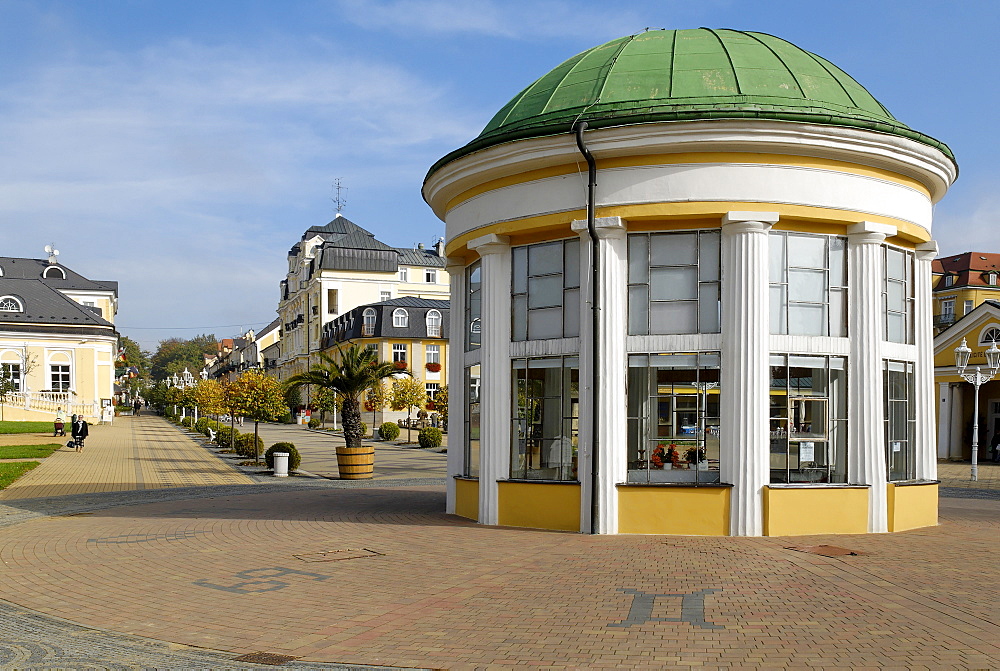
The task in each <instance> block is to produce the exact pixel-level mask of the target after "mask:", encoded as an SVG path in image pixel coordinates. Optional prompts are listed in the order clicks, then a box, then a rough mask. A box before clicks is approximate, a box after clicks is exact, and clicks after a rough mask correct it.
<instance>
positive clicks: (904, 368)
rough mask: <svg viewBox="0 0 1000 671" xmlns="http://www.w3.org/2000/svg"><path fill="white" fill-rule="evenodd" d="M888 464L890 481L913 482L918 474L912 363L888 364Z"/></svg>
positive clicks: (886, 451) (885, 382)
mask: <svg viewBox="0 0 1000 671" xmlns="http://www.w3.org/2000/svg"><path fill="white" fill-rule="evenodd" d="M884 392H885V461H886V464H887V465H888V477H889V480H913V479H914V478H916V477H917V474H916V447H915V443H914V435H915V430H916V425H917V414H916V404H915V403H914V402H913V364H912V363H910V362H903V361H886V362H885V381H884Z"/></svg>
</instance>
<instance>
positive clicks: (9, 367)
mask: <svg viewBox="0 0 1000 671" xmlns="http://www.w3.org/2000/svg"><path fill="white" fill-rule="evenodd" d="M0 378H3V379H5V380H10V382H11V391H15V392H16V391H21V364H19V363H2V364H0Z"/></svg>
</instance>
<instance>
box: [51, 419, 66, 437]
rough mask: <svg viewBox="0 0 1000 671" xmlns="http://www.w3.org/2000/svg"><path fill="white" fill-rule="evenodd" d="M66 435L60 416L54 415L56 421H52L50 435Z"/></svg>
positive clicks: (64, 424)
mask: <svg viewBox="0 0 1000 671" xmlns="http://www.w3.org/2000/svg"><path fill="white" fill-rule="evenodd" d="M65 435H66V423H65V422H64V421H63V420H62V417H56V421H55V422H53V429H52V436H53V437H55V436H65Z"/></svg>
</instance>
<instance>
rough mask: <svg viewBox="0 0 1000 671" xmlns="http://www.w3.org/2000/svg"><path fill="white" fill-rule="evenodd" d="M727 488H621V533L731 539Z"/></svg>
mask: <svg viewBox="0 0 1000 671" xmlns="http://www.w3.org/2000/svg"><path fill="white" fill-rule="evenodd" d="M729 494H730V489H729V488H728V487H619V488H618V532H619V533H623V534H680V535H686V536H728V535H729Z"/></svg>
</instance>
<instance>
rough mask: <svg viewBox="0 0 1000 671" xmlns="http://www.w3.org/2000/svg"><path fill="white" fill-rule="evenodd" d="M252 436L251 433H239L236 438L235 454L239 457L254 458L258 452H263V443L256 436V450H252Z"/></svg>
mask: <svg viewBox="0 0 1000 671" xmlns="http://www.w3.org/2000/svg"><path fill="white" fill-rule="evenodd" d="M253 439H254V435H253V434H252V433H241V434H240V435H238V436H236V448H235V449H236V454H239V455H240V456H243V457H246V458H248V459H249V458H250V457H256V456H257V455H258V454H259V453H260V452H263V451H264V441H263V440H262V439H261V437H260V436H257V449H256V450H255V449H254V440H253Z"/></svg>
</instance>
